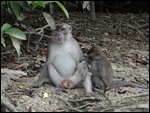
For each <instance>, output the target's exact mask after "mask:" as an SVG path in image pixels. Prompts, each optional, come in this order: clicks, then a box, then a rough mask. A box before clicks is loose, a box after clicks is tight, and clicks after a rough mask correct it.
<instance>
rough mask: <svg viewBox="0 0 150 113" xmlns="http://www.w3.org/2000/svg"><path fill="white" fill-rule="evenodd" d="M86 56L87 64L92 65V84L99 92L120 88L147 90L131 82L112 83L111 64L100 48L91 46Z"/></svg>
mask: <svg viewBox="0 0 150 113" xmlns="http://www.w3.org/2000/svg"><path fill="white" fill-rule="evenodd" d="M87 54H88V63H90V64H91V65H92V69H91V72H92V77H91V79H92V83H93V84H94V86H97V87H98V88H99V89H100V90H102V91H104V92H106V91H107V90H109V89H111V88H117V87H121V86H131V87H139V88H148V87H147V86H142V85H138V84H136V83H132V82H127V81H113V70H112V67H111V64H110V62H109V60H108V59H107V57H106V56H105V54H104V53H103V52H102V50H101V48H100V47H98V46H93V47H92V48H91V49H90V50H89V51H88V53H87Z"/></svg>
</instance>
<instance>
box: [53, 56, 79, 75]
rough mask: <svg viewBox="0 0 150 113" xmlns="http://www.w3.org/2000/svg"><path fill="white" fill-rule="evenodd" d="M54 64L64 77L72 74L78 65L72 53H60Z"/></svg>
mask: <svg viewBox="0 0 150 113" xmlns="http://www.w3.org/2000/svg"><path fill="white" fill-rule="evenodd" d="M53 65H54V67H55V68H56V70H57V71H58V73H59V74H60V75H61V76H63V77H70V76H72V75H73V74H74V72H75V70H76V67H77V63H76V61H75V59H74V58H73V57H72V56H70V55H58V56H57V57H56V58H55V60H54V62H53Z"/></svg>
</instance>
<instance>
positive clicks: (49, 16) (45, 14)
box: [43, 12, 55, 29]
mask: <svg viewBox="0 0 150 113" xmlns="http://www.w3.org/2000/svg"><path fill="white" fill-rule="evenodd" d="M43 15H44V17H45V19H46V21H47V23H48V25H49V26H50V27H51V29H54V28H55V21H54V19H53V17H52V16H51V15H50V14H48V13H46V12H43Z"/></svg>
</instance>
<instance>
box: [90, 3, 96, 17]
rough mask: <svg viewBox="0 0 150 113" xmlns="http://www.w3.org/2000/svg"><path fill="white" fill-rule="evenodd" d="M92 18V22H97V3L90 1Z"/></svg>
mask: <svg viewBox="0 0 150 113" xmlns="http://www.w3.org/2000/svg"><path fill="white" fill-rule="evenodd" d="M90 16H91V20H95V1H90Z"/></svg>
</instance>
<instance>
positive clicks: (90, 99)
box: [68, 97, 101, 102]
mask: <svg viewBox="0 0 150 113" xmlns="http://www.w3.org/2000/svg"><path fill="white" fill-rule="evenodd" d="M85 100H89V101H100V100H101V99H100V98H98V97H86V98H82V99H74V100H71V99H70V100H68V101H69V102H80V101H85Z"/></svg>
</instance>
